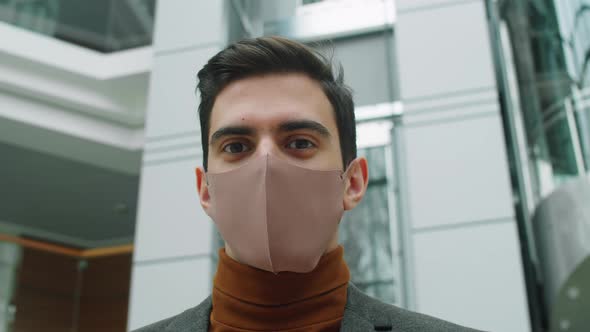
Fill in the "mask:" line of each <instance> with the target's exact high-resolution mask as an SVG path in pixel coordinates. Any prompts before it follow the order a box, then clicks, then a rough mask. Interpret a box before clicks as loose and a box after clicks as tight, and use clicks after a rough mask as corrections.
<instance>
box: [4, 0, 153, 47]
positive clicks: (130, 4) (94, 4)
mask: <svg viewBox="0 0 590 332" xmlns="http://www.w3.org/2000/svg"><path fill="white" fill-rule="evenodd" d="M155 3H156V1H155V0H101V1H94V0H28V1H21V0H0V21H3V22H6V23H9V24H12V25H15V26H17V27H20V28H23V29H27V30H30V31H34V32H36V33H40V34H43V35H47V36H51V37H54V38H57V39H61V40H64V41H66V42H71V43H74V44H77V45H80V46H83V47H87V48H90V49H94V50H97V51H100V52H106V53H108V52H116V51H121V50H125V49H129V48H134V47H140V46H149V45H150V44H151V43H152V30H153V21H154V12H155Z"/></svg>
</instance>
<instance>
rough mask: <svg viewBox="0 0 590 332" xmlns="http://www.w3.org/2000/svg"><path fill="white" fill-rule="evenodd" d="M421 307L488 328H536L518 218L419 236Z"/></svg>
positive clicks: (507, 331) (417, 265) (417, 264)
mask: <svg viewBox="0 0 590 332" xmlns="http://www.w3.org/2000/svg"><path fill="white" fill-rule="evenodd" d="M414 244H415V248H414V253H415V257H416V260H415V268H416V292H417V305H418V310H419V311H420V312H422V313H425V314H428V315H433V316H436V317H440V318H443V319H447V320H450V321H453V322H455V323H458V324H462V325H466V326H469V327H472V328H477V329H481V330H485V331H502V332H523V331H530V327H529V319H528V312H527V304H526V295H525V287H524V279H523V276H522V264H521V260H520V251H519V247H518V240H517V235H516V226H515V225H514V221H513V220H507V221H504V222H497V223H493V224H485V225H477V226H470V227H462V228H450V229H446V230H438V231H429V232H423V233H419V234H416V235H414Z"/></svg>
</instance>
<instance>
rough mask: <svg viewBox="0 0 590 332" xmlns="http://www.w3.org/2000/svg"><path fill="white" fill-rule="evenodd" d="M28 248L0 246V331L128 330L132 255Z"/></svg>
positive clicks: (39, 246) (27, 243)
mask: <svg viewBox="0 0 590 332" xmlns="http://www.w3.org/2000/svg"><path fill="white" fill-rule="evenodd" d="M6 237H9V238H11V239H16V238H15V237H11V236H3V238H6ZM24 243H25V244H24V245H22V244H19V243H14V242H2V241H0V332H38V331H52V332H72V331H74V332H98V331H109V332H110V331H112V332H117V331H121V332H123V331H125V330H126V326H127V306H128V297H129V283H130V276H131V253H130V252H119V253H106V252H105V254H104V255H102V254H97V255H92V257H78V256H77V255H76V254H75V252H76V251H75V250H70V249H68V248H65V247H60V246H57V245H52V244H47V243H43V242H40V241H34V240H25V241H24ZM31 243H33V244H35V245H34V246H33V247H31V246H30V244H31ZM43 248H45V249H43ZM96 253H99V252H98V251H97V252H96Z"/></svg>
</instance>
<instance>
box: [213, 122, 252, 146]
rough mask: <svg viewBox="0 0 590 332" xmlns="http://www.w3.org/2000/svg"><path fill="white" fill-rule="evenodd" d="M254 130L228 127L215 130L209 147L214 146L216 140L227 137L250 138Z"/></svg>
mask: <svg viewBox="0 0 590 332" xmlns="http://www.w3.org/2000/svg"><path fill="white" fill-rule="evenodd" d="M254 132H255V130H254V128H251V127H244V126H230V127H222V128H219V129H217V130H216V131H215V132H214V133H213V135H211V139H210V141H209V144H210V145H213V144H215V142H217V141H218V140H220V139H221V138H223V137H227V136H239V135H241V136H252V135H254Z"/></svg>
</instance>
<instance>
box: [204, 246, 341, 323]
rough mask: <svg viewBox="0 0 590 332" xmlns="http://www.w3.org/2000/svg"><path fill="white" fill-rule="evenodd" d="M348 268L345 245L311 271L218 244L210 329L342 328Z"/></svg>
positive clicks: (323, 259) (333, 251)
mask: <svg viewBox="0 0 590 332" xmlns="http://www.w3.org/2000/svg"><path fill="white" fill-rule="evenodd" d="M349 280H350V272H349V271H348V266H347V265H346V262H345V261H344V249H343V248H342V246H339V247H337V248H336V249H334V250H332V251H330V252H328V253H326V254H325V255H324V256H322V258H321V259H320V261H319V263H318V265H317V266H316V268H315V269H314V270H313V271H311V272H309V273H295V272H279V273H278V274H274V273H271V272H267V271H264V270H260V269H256V268H254V267H251V266H248V265H245V264H241V263H239V262H237V261H235V260H233V259H232V258H230V257H229V256H228V255H227V254H226V253H225V249H224V248H221V249H220V250H219V263H218V265H217V273H216V274H215V279H214V281H213V295H212V300H213V310H211V316H210V322H211V324H210V327H209V331H214V332H226V331H289V332H295V331H297V332H299V331H338V330H339V329H340V322H341V320H342V317H343V315H344V306H345V305H346V295H347V294H346V290H347V286H348V281H349Z"/></svg>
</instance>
